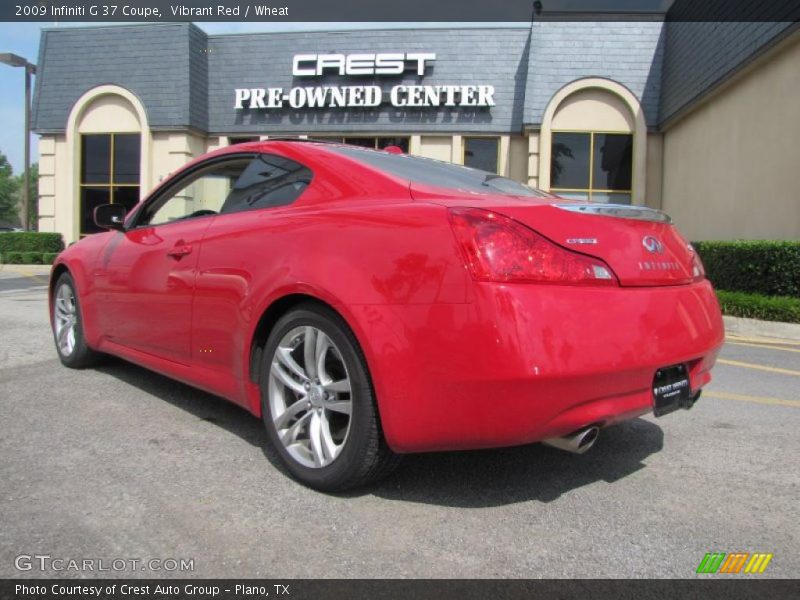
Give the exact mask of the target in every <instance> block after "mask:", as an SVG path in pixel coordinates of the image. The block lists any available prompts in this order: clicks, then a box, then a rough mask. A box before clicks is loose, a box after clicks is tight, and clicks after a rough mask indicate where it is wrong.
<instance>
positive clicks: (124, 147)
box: [113, 133, 141, 184]
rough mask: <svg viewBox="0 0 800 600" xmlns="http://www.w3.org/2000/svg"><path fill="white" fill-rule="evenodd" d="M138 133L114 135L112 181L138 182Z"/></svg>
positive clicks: (139, 146) (139, 147)
mask: <svg viewBox="0 0 800 600" xmlns="http://www.w3.org/2000/svg"><path fill="white" fill-rule="evenodd" d="M140 150H141V144H140V143H139V134H138V133H117V134H115V135H114V179H113V181H114V183H136V184H138V183H139V152H140Z"/></svg>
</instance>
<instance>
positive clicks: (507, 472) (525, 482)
mask: <svg viewBox="0 0 800 600" xmlns="http://www.w3.org/2000/svg"><path fill="white" fill-rule="evenodd" d="M97 370H98V371H100V372H103V373H106V374H108V375H110V376H112V377H115V378H117V379H119V380H120V381H123V382H125V383H126V384H129V385H132V386H134V387H136V388H138V389H140V390H142V391H143V392H146V393H148V394H151V395H153V396H155V397H157V398H159V399H161V400H164V401H165V402H168V403H170V404H171V405H173V406H175V407H177V408H180V409H181V410H184V411H186V412H188V413H190V414H192V415H194V416H195V417H197V418H198V419H199V420H202V421H205V422H207V423H211V424H213V425H216V426H217V427H220V428H222V429H224V430H225V431H228V432H230V433H232V434H234V435H236V436H238V437H240V438H241V439H242V440H244V441H246V442H247V443H249V444H251V445H253V446H255V447H257V448H259V449H261V450H262V452H263V453H264V456H265V457H266V458H267V460H268V461H269V462H270V463H271V464H272V466H273V467H275V468H276V469H277V470H278V471H280V472H281V473H282V474H283V475H284V476H286V477H289V476H290V475H289V474H288V471H287V470H286V468H285V467H284V466H283V464H282V463H281V462H280V459H279V458H278V456H277V454H276V453H275V451H274V449H273V448H272V447H271V446H270V444H269V441H268V438H267V434H266V432H265V431H264V426H263V424H262V422H261V420H260V419H258V418H256V417H254V416H253V415H251V414H250V413H249V412H247V411H246V410H244V409H243V408H241V407H239V406H237V405H235V404H232V403H231V402H228V401H226V400H224V399H222V398H220V397H218V396H215V395H213V394H209V393H206V392H203V391H200V390H198V389H196V388H193V387H190V386H188V385H184V384H182V383H180V382H178V381H175V380H173V379H170V378H168V377H164V376H162V375H159V374H157V373H154V372H152V371H149V370H147V369H144V368H142V367H139V366H137V365H134V364H132V363H128V362H125V361H123V360H120V359H115V358H109V360H108V361H107V362H105V363H104V364H103V365H102V366H100V367H98V368H97ZM663 439H664V434H663V432H662V430H661V428H660V427H659V426H658V425H656V424H655V423H652V422H650V421H646V420H644V419H633V420H631V421H627V422H624V423H621V424H619V425H615V426H613V427H609V428H606V429H603V430H601V432H600V437H599V438H598V441H597V443H596V444H595V446H594V447H593V448H592V449H591V450H589V451H588V452H587V453H586V454H583V455H574V454H570V453H568V452H564V451H561V450H556V449H555V448H550V447H548V446H543V445H541V444H530V445H527V446H517V447H513V448H499V449H490V450H473V451H465V452H435V453H429V454H412V455H408V456H406V457H404V460H403V462H402V464H401V465H400V467H399V468H398V469H397V471H395V473H393V474H392V475H390V476H389V477H388V478H387V479H385V480H384V481H382V482H379V483H377V484H375V485H373V486H368V487H365V488H361V489H357V490H353V491H351V492H348V493H345V494H340V496H343V497H359V496H365V495H374V496H377V497H381V498H386V499H389V500H398V501H403V502H417V503H423V504H434V505H440V506H452V507H460V508H482V507H492V506H503V505H507V504H515V503H518V502H527V501H531V500H536V501H539V502H552V501H553V500H557V499H558V498H559V497H560V496H561V495H562V494H565V493H567V492H569V491H570V490H573V489H576V488H579V487H583V486H585V485H590V484H592V483H596V482H598V481H604V482H606V483H613V482H615V481H617V480H619V479H622V478H624V477H627V476H629V475H631V474H633V473H635V472H636V471H638V470H640V469H642V468H643V467H644V466H645V465H644V462H643V461H644V460H645V459H646V458H647V457H648V456H650V455H651V454H654V453H656V452H658V451H659V450H661V448H662V446H663ZM298 485H299V484H298Z"/></svg>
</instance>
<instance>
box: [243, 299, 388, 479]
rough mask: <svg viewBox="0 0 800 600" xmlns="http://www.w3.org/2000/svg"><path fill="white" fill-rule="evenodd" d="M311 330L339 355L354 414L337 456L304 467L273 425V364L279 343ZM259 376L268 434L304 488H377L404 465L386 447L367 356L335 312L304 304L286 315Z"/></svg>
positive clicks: (271, 339) (266, 352)
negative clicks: (299, 330) (290, 335)
mask: <svg viewBox="0 0 800 600" xmlns="http://www.w3.org/2000/svg"><path fill="white" fill-rule="evenodd" d="M307 326H311V327H314V328H316V329H317V330H319V331H322V332H323V333H325V334H326V335H327V336H328V337H329V338H330V340H331V341H332V342H333V344H334V345H335V347H336V349H337V350H338V354H339V355H341V358H342V359H343V362H344V365H345V367H346V369H347V374H348V376H349V380H350V387H351V393H350V399H351V405H352V412H351V415H350V421H349V423H350V424H349V430H348V433H347V435H346V438H345V440H344V441H343V442H342V443H343V446H342V449H341V451H340V453H339V455H338V456H337V457H336V458H334V459H333V462H331V463H330V464H327V465H325V466H317V467H309V466H305V465H303V464H301V463H300V462H299V461H298V460H297V459H295V458H294V457H293V456H292V455H291V454H290V453H289V452H288V451H287V449H286V447H284V445H283V443H282V442H281V440H280V438H279V435H278V430H277V428H276V426H275V423H274V422H273V417H272V413H271V410H270V404H269V385H270V383H269V382H270V372H271V367H272V361H273V359H274V358H275V353H276V350H277V348H278V345H279V344H280V342H281V340H282V339H283V338H284V336H285V335H287V334H288V333H289V332H291V331H292V330H293V329H295V328H298V327H307ZM263 357H264V358H263V360H262V364H261V372H260V378H259V381H260V385H261V408H262V415H263V420H264V425H265V426H266V429H267V434H268V436H269V438H270V441H271V443H272V445H273V447H274V448H275V451H276V452H277V454H278V456H280V458H281V461H282V462H283V464H284V465H285V466H286V468H287V469H288V470H289V472H290V473H291V474H292V475H293V476H294V477H295V478H296V479H298V480H299V481H300V482H302V483H304V484H305V485H307V486H309V487H311V488H314V489H316V490H320V491H324V492H341V491H344V490H348V489H352V488H355V487H360V486H364V485H368V484H370V483H374V482H375V481H378V480H379V479H381V478H383V477H385V476H386V475H388V474H389V473H391V471H393V470H394V469H395V467H396V466H397V465H398V464H399V462H400V456H399V455H397V454H394V453H393V452H392V451H391V450H390V449H389V447H388V446H387V444H386V440H385V439H384V437H383V431H382V429H381V424H380V416H379V414H378V408H377V403H376V401H375V392H374V389H373V386H372V380H371V378H370V375H369V370H368V368H367V364H366V361H365V359H364V355H363V353H362V351H361V348H360V346H359V344H358V341H357V340H356V338H355V336H354V335H353V333H352V331H351V330H350V328H349V327H348V326H347V324H346V323H345V322H344V320H343V319H342V318H341V317H340V316H339V315H338V314H336V313H335V312H334V311H332V310H331V309H329V308H327V307H325V306H322V305H316V304H304V305H301V306H299V307H297V308H296V309H294V310H292V311H290V312H288V313H286V314H285V315H284V316H283V317H281V318H280V319H279V320H278V322H277V323H276V324H275V327H274V328H273V329H272V332H271V333H270V336H269V339H268V340H267V344H266V347H265V350H264V353H263Z"/></svg>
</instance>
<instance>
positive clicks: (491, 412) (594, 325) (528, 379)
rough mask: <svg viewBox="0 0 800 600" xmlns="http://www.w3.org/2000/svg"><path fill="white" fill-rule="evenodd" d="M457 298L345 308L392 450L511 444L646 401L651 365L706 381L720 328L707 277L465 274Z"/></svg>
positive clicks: (636, 411)
mask: <svg viewBox="0 0 800 600" xmlns="http://www.w3.org/2000/svg"><path fill="white" fill-rule="evenodd" d="M470 300H471V301H470V302H469V303H467V304H439V305H419V306H413V305H405V306H398V305H393V306H375V305H370V306H358V307H351V310H352V311H353V314H352V317H354V318H355V319H356V321H357V326H356V329H357V333H358V334H359V337H360V338H361V339H362V345H364V347H365V352H366V354H367V360H368V362H369V364H370V369H371V371H372V374H373V379H374V384H375V387H376V392H377V394H378V402H379V408H380V412H381V419H382V423H383V428H384V433H385V435H386V438H387V441H388V443H389V445H390V446H391V447H392V448H393V449H394V450H395V451H397V452H418V451H430V450H453V449H468V448H482V447H494V446H510V445H517V444H525V443H530V442H535V441H539V440H542V439H545V438H549V437H556V436H561V435H565V434H567V433H570V432H572V431H575V430H576V429H579V428H581V427H584V426H586V425H590V424H597V425H600V426H605V425H608V424H611V423H614V422H618V421H621V420H625V419H630V418H633V417H636V416H638V415H641V414H644V413H647V412H649V411H651V410H652V390H651V387H652V383H653V377H654V374H655V372H656V370H657V369H658V368H659V367H664V366H669V365H675V364H679V363H684V364H686V365H687V366H688V367H689V375H690V382H691V387H692V391H693V393H694V392H696V391H697V390H699V389H700V388H701V387H703V386H704V385H706V384H707V383H708V382H709V381H710V380H711V374H710V369H711V367H712V366H713V365H714V362H715V360H716V356H717V353H718V351H719V349H720V347H721V345H722V342H723V340H724V329H723V324H722V318H721V316H720V311H719V305H718V303H717V300H716V297H715V295H714V292H713V290H712V288H711V285H710V284H709V283H708V282H707V281H703V282H700V283H695V284H692V285H684V286H674V287H647V288H645V287H643V288H600V287H597V288H594V287H577V286H535V285H524V284H515V285H501V284H475V285H474V286H473V288H472V294H471V298H470Z"/></svg>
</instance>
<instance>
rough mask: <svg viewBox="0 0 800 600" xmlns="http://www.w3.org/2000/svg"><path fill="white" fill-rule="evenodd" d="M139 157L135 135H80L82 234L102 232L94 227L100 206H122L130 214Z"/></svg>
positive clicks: (136, 187) (135, 199)
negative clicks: (95, 210) (96, 211)
mask: <svg viewBox="0 0 800 600" xmlns="http://www.w3.org/2000/svg"><path fill="white" fill-rule="evenodd" d="M140 156H141V141H140V136H139V134H138V133H101V134H88V135H82V136H81V172H80V202H81V209H80V210H81V223H80V226H81V229H80V232H81V235H86V234H89V233H97V232H98V231H102V230H101V229H100V228H98V227H97V226H96V225H95V224H94V209H95V208H96V207H98V206H100V205H101V204H122V205H123V206H124V207H125V210H128V211H129V210H131V209H132V208H133V207H134V206H136V204H137V203H138V202H139V166H140Z"/></svg>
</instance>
